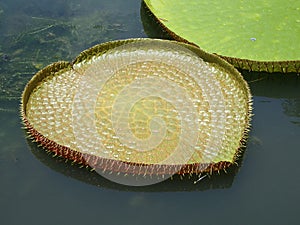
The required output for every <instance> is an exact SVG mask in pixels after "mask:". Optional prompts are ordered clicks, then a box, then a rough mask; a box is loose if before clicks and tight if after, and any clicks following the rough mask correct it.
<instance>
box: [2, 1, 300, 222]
mask: <svg viewBox="0 0 300 225" xmlns="http://www.w3.org/2000/svg"><path fill="white" fill-rule="evenodd" d="M140 8H141V1H140V0H85V1H83V0H82V1H79V0H74V1H71V0H70V1H59V0H54V1H53V0H39V1H37V0H28V1H21V0H0V127H1V128H0V223H1V224H6V225H10V224H31V225H35V224H43V225H48V224H49V225H53V224H74V225H75V224H108V225H109V224H145V225H146V224H151V225H153V224H174V225H177V224H187V225H188V224H230V225H232V224H249V225H253V224H264V225H269V224H270V225H276V224H278V225H280V224H289V225H297V224H300V217H299V213H298V212H299V201H300V193H299V191H300V166H299V158H300V77H297V76H296V75H290V76H286V75H283V74H276V75H275V76H268V75H267V74H259V75H258V74H254V73H246V72H243V75H244V76H245V78H246V79H247V80H248V81H249V84H250V87H251V91H252V93H253V95H254V99H253V100H254V114H255V115H254V116H253V120H252V129H251V132H250V137H249V141H248V146H247V149H246V151H245V154H244V159H243V164H242V166H241V168H240V170H239V172H238V173H237V174H236V176H235V177H233V178H230V179H229V181H224V182H223V184H222V182H221V184H220V185H212V184H211V183H209V182H206V181H204V182H200V183H198V184H197V185H190V184H188V185H187V187H185V186H184V185H182V184H180V183H178V182H169V183H167V185H165V186H163V188H161V187H160V186H159V187H155V186H153V187H151V186H150V187H148V188H147V189H142V190H139V189H130V188H127V187H124V186H119V185H115V184H112V183H109V182H107V181H105V180H104V179H102V180H101V179H96V180H95V179H94V178H90V173H86V172H87V171H85V170H78V169H77V168H73V167H71V166H69V165H65V164H63V163H61V162H58V161H59V160H58V159H52V158H51V156H48V155H46V154H43V153H41V151H39V150H40V149H36V148H35V147H30V145H29V144H28V143H27V141H26V138H25V137H26V135H25V133H24V131H23V130H22V129H21V127H22V125H21V123H20V119H19V98H20V95H21V92H22V90H23V88H24V86H25V84H26V83H27V82H28V80H29V79H30V78H31V77H32V76H33V74H34V73H35V72H37V71H38V70H39V69H41V68H42V67H44V66H46V65H48V64H50V63H51V62H55V61H58V60H71V59H73V58H74V57H75V56H76V55H77V54H78V53H79V52H80V51H82V50H84V49H86V48H88V47H90V46H93V45H94V44H97V43H101V42H104V41H109V40H115V39H123V38H130V37H146V34H145V32H144V28H143V24H142V21H141V16H140ZM261 77H263V79H258V78H261ZM279 77H280V78H279ZM74 174H75V175H74ZM76 174H77V175H76ZM91 177H92V176H91ZM93 179H94V180H93ZM82 180H85V182H83V181H82ZM93 184H94V185H93ZM95 184H96V185H95ZM182 186H184V187H182Z"/></svg>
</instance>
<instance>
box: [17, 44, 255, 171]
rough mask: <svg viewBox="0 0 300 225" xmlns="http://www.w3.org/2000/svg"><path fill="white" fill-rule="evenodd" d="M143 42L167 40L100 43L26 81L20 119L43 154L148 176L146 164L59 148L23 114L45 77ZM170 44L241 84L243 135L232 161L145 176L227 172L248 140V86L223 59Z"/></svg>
mask: <svg viewBox="0 0 300 225" xmlns="http://www.w3.org/2000/svg"><path fill="white" fill-rule="evenodd" d="M144 40H153V41H167V40H161V39H148V38H133V39H125V40H117V41H111V42H106V43H102V44H98V45H95V46H93V47H91V48H89V49H87V50H85V51H83V52H81V53H80V54H79V56H78V57H76V58H75V59H74V60H73V62H71V63H70V62H66V61H59V62H56V63H52V64H50V65H48V66H46V67H45V68H44V69H42V70H40V71H39V72H37V73H36V74H35V75H34V76H33V77H32V79H31V80H30V81H29V82H28V84H27V85H26V87H25V89H24V91H23V93H22V102H21V116H22V121H23V123H24V125H25V128H26V129H27V132H28V134H29V137H30V138H31V139H32V140H33V141H34V142H37V143H38V144H40V145H41V146H42V147H43V148H45V150H46V151H49V152H52V153H53V154H54V155H55V156H61V157H63V158H65V159H68V160H71V161H73V162H75V163H78V164H81V165H83V166H87V167H89V166H93V165H97V166H99V168H98V167H97V169H104V170H107V164H109V165H111V166H110V167H109V169H108V170H109V171H111V172H116V173H118V172H121V173H122V169H123V171H126V174H135V175H144V174H148V172H149V171H147V170H146V171H143V169H141V168H143V166H145V165H146V166H147V165H148V164H143V163H134V162H122V161H119V160H114V159H107V158H100V157H97V156H95V155H91V154H87V153H81V152H79V151H76V150H72V149H70V148H69V147H66V146H63V145H60V144H58V143H56V142H55V141H53V140H49V139H48V138H47V137H45V136H44V135H43V134H41V133H40V132H39V131H37V130H36V129H35V128H34V127H33V125H32V124H31V123H30V122H29V120H28V119H27V116H26V115H27V112H26V110H27V109H26V105H27V102H28V100H29V97H30V94H31V92H32V91H33V90H34V89H35V87H36V86H37V85H38V84H39V83H40V82H42V81H43V79H45V78H46V77H47V76H49V75H53V74H57V73H63V72H64V71H67V70H72V68H73V65H74V64H78V63H81V62H84V61H85V60H89V59H90V58H91V57H93V56H99V55H102V54H104V53H105V52H107V51H108V50H109V49H110V48H114V47H118V46H121V45H124V44H126V43H134V42H140V41H144ZM168 42H173V43H176V44H178V45H181V46H184V47H185V48H188V49H189V50H191V51H193V52H194V53H196V54H197V55H198V56H199V57H201V58H202V59H203V60H204V61H206V62H210V63H212V64H218V65H219V66H221V67H222V68H223V69H225V70H226V71H228V72H229V73H231V74H234V75H235V76H236V78H237V80H238V82H241V83H243V84H244V88H245V92H246V93H247V98H248V103H249V104H248V110H247V111H248V113H247V115H248V116H247V118H246V123H245V126H246V127H245V130H244V135H243V137H242V139H241V140H240V146H239V148H238V149H237V150H236V154H235V155H234V158H233V162H228V161H220V162H218V163H209V164H204V163H194V164H186V165H156V164H154V165H151V166H152V167H153V168H152V170H151V173H149V174H148V175H153V174H156V175H165V174H183V175H184V174H191V173H196V174H201V173H210V174H212V173H214V172H219V171H222V170H226V168H228V167H231V166H234V165H237V161H238V160H239V159H240V158H241V155H242V149H243V148H244V147H245V141H246V139H247V135H248V131H249V127H250V120H251V112H252V96H251V94H250V90H249V87H248V85H247V83H246V81H245V80H244V79H243V77H242V76H241V74H240V73H239V72H238V71H237V70H236V69H235V68H234V67H233V66H232V65H231V64H229V63H228V62H226V61H225V60H222V59H221V58H220V57H218V56H216V55H213V54H209V53H206V52H204V51H202V50H201V49H199V48H198V47H195V46H193V45H190V44H187V43H183V42H177V41H169V40H168ZM124 165H127V166H129V167H130V169H129V170H128V167H126V168H122V167H124ZM137 167H140V168H139V170H138V174H137V171H136V168H137Z"/></svg>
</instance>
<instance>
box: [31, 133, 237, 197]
mask: <svg viewBox="0 0 300 225" xmlns="http://www.w3.org/2000/svg"><path fill="white" fill-rule="evenodd" d="M27 143H28V146H29V148H30V150H31V152H32V153H33V155H34V156H35V157H36V158H37V159H38V160H39V161H40V162H42V163H43V164H44V165H46V166H48V167H49V168H51V169H53V170H54V171H56V172H59V173H61V174H63V175H65V176H67V177H72V178H74V179H76V180H79V181H81V182H84V183H87V184H91V185H95V186H97V187H101V188H108V189H114V190H119V191H133V192H176V191H188V192H189V191H205V190H209V189H224V188H230V187H231V185H232V183H233V180H234V177H235V175H236V173H237V172H238V167H236V166H233V167H231V168H230V169H228V170H227V171H226V172H227V173H225V172H221V173H220V174H214V175H213V176H210V177H205V178H204V179H203V180H201V181H200V182H199V183H196V184H194V181H196V180H197V179H198V176H196V175H194V176H191V177H187V176H186V177H179V176H178V175H174V176H173V177H172V179H171V178H170V179H167V180H165V181H162V182H158V183H157V184H153V185H149V186H140V187H137V186H125V185H121V184H117V183H114V182H111V181H109V180H107V179H105V178H104V177H102V176H101V175H100V174H98V173H97V172H95V171H91V169H90V168H85V167H84V168H81V167H80V166H79V165H76V164H73V163H72V162H70V161H66V160H65V159H63V158H61V157H53V154H52V153H48V152H46V151H45V150H44V149H43V148H42V147H39V146H38V145H37V144H36V143H32V141H31V140H30V139H29V138H28V139H27ZM116 176H124V175H116ZM137 179H145V178H143V177H137ZM146 179H149V178H146ZM150 179H157V180H158V181H160V180H161V179H162V178H161V177H158V176H152V178H150Z"/></svg>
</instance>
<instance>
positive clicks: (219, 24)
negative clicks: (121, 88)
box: [144, 0, 300, 72]
mask: <svg viewBox="0 0 300 225" xmlns="http://www.w3.org/2000/svg"><path fill="white" fill-rule="evenodd" d="M144 2H145V3H146V5H147V7H148V8H149V9H150V11H151V12H152V13H153V14H154V16H155V17H156V19H157V20H158V22H159V24H160V25H161V26H162V28H163V29H164V30H166V31H168V32H169V33H170V34H171V35H172V36H173V37H174V38H175V39H177V40H185V41H188V42H192V43H194V44H196V45H198V46H200V47H201V48H202V49H203V50H205V51H208V52H210V53H216V54H218V55H220V56H222V57H223V58H225V59H227V60H228V61H229V62H231V63H233V64H234V65H235V66H237V67H239V68H242V69H249V70H252V71H268V72H299V71H300V61H299V60H300V45H299V41H300V39H299V37H300V17H299V15H300V1H294V0H288V1H280V0H268V1H267V0H265V1H260V0H254V1H244V0H234V1H232V0H222V1H221V0H220V1H198V0H190V1H182V0H144Z"/></svg>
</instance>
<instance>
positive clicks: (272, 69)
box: [142, 0, 300, 74]
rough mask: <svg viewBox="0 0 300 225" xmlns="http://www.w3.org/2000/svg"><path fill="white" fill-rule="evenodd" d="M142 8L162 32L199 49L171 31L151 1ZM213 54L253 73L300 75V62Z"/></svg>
mask: <svg viewBox="0 0 300 225" xmlns="http://www.w3.org/2000/svg"><path fill="white" fill-rule="evenodd" d="M142 7H144V9H145V10H146V11H147V13H148V14H149V16H150V17H151V18H153V20H154V21H155V22H156V24H157V25H158V27H160V28H161V30H162V32H164V33H167V34H168V36H170V38H172V39H174V40H176V41H179V42H184V43H188V44H191V45H195V46H197V47H199V48H201V46H199V45H198V44H196V43H193V42H191V41H189V40H187V39H185V38H183V37H181V36H179V35H177V34H176V33H175V32H174V31H172V30H170V29H169V28H168V27H167V26H166V25H165V24H164V21H163V20H162V19H160V18H158V17H157V16H156V15H155V13H154V12H153V11H152V10H151V3H150V1H149V0H143V1H142ZM211 54H215V55H218V56H219V57H221V58H223V59H224V60H226V61H227V62H229V63H230V64H232V65H233V66H234V67H236V68H238V69H242V70H248V71H253V72H268V73H276V72H279V73H297V74H299V73H300V60H284V61H255V60H250V59H246V58H236V57H231V56H226V55H220V54H217V53H215V52H211Z"/></svg>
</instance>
